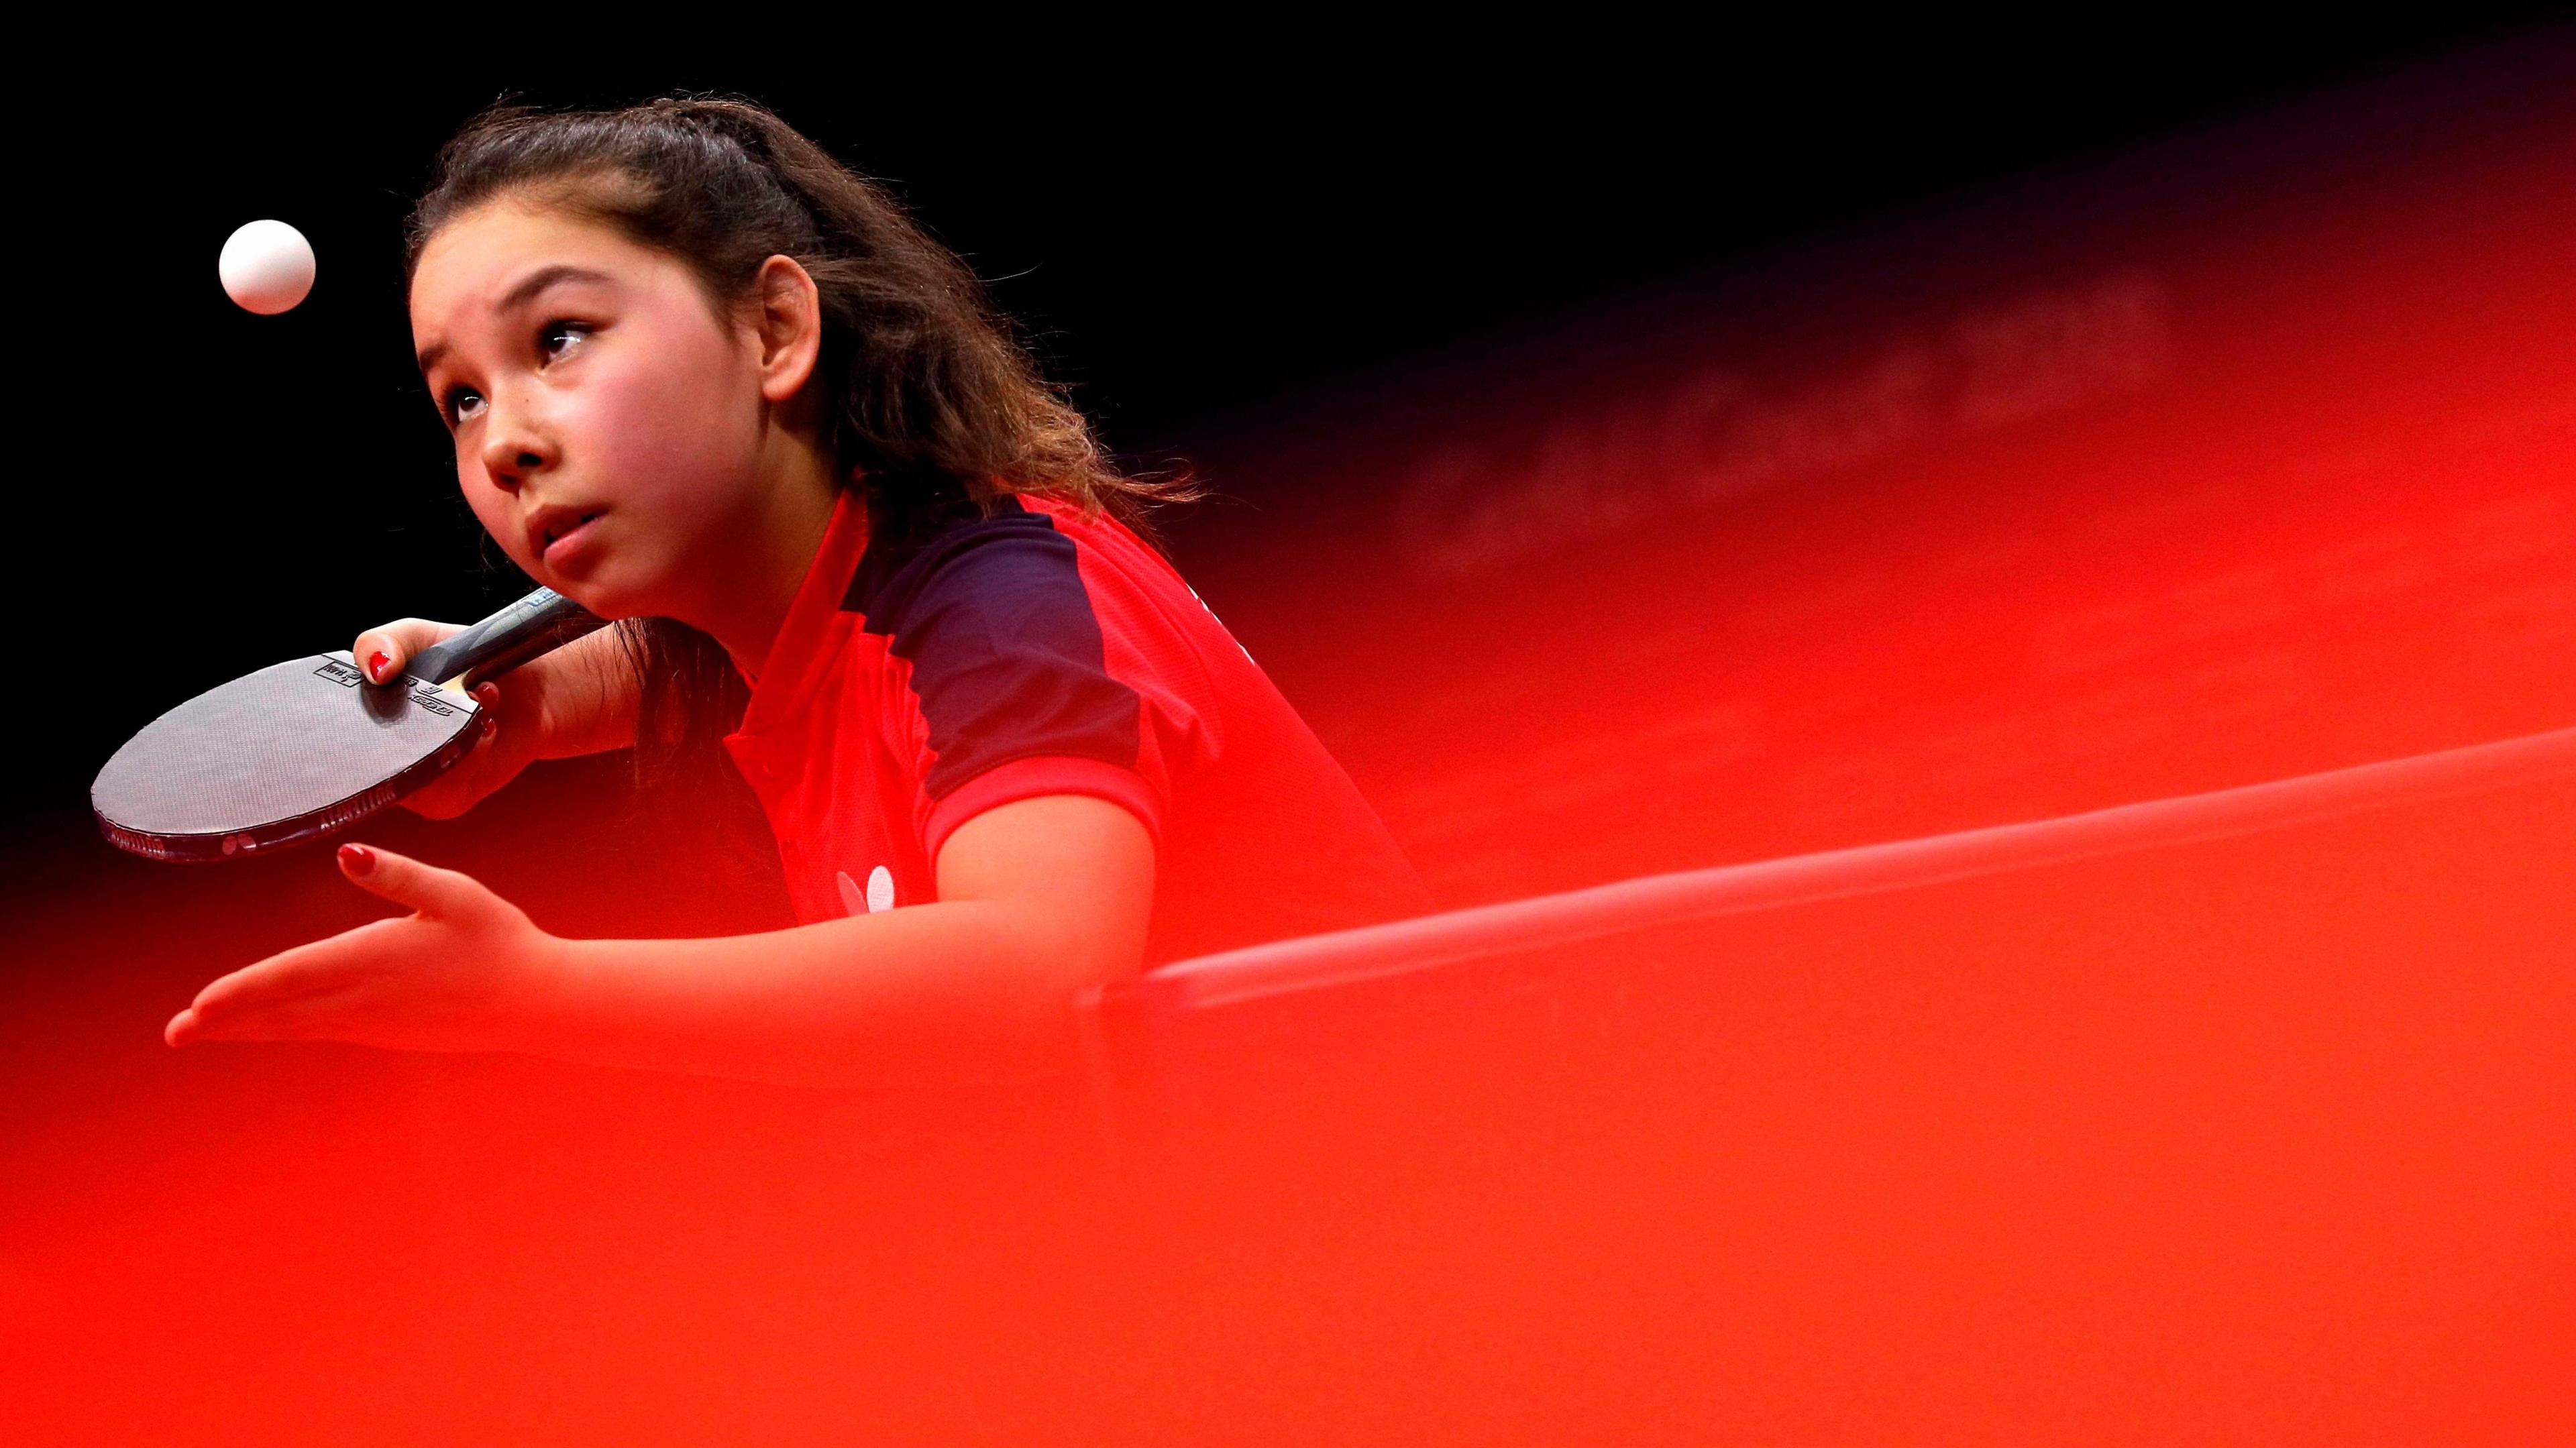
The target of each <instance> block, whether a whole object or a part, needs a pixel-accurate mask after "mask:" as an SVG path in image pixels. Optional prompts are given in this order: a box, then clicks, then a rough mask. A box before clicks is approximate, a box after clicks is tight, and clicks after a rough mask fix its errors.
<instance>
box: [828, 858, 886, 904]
mask: <svg viewBox="0 0 2576 1448" xmlns="http://www.w3.org/2000/svg"><path fill="white" fill-rule="evenodd" d="M834 878H835V879H837V880H838V881H839V882H840V886H841V908H842V909H843V910H846V911H848V912H849V913H850V914H852V915H858V914H868V915H878V914H882V913H884V912H885V911H888V910H892V909H893V908H894V872H893V871H892V870H889V869H887V868H886V867H885V866H883V865H879V866H877V867H876V868H875V869H873V870H870V871H868V889H867V893H866V894H865V895H862V894H860V893H859V882H858V881H856V880H853V879H851V878H850V872H849V871H847V870H843V871H841V872H839V874H838V875H836V876H835V877H834Z"/></svg>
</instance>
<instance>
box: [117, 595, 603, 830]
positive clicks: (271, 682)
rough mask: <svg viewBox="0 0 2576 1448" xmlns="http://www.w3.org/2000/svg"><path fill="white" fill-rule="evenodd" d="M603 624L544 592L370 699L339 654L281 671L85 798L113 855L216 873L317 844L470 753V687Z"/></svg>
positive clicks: (474, 713)
mask: <svg viewBox="0 0 2576 1448" xmlns="http://www.w3.org/2000/svg"><path fill="white" fill-rule="evenodd" d="M602 622H603V620H601V619H599V618H598V617H597V616H595V615H593V614H591V613H589V612H587V611H586V610H584V609H582V608H581V607H580V606H579V605H577V604H575V603H573V602H572V601H571V600H569V599H566V598H564V597H562V596H560V595H558V594H556V593H555V592H554V591H553V590H551V589H544V588H540V589H538V590H537V591H536V592H535V593H532V594H529V595H528V596H527V597H525V598H522V599H520V600H518V601H517V602H516V603H513V604H511V605H510V606H509V607H507V608H504V609H502V610H501V611H500V612H499V613H496V614H494V615H492V616H491V617H490V618H487V619H485V620H483V621H482V622H481V623H478V624H476V625H474V626H473V627H472V628H469V629H467V630H465V631H464V632H462V633H459V634H457V635H456V636H455V637H454V638H451V639H448V640H446V641H444V642H442V643H440V644H438V645H436V646H435V647H432V648H427V649H423V650H422V651H421V652H420V653H419V655H418V656H417V657H415V658H413V659H412V660H410V661H409V663H408V664H407V666H406V670H407V671H406V673H405V676H404V677H403V678H401V679H399V680H396V681H394V682H392V683H386V684H370V683H368V682H367V680H366V676H365V675H364V674H362V673H360V672H359V670H358V667H357V664H356V663H355V662H354V661H353V660H351V658H350V657H349V655H348V653H347V652H346V651H345V650H342V651H338V652H334V653H328V654H316V655H313V656H312V657H310V658H302V659H292V660H289V661H288V662H286V663H282V664H275V665H272V666H270V667H268V668H265V669H262V670H260V671H259V672H258V673H255V674H250V675H247V676H245V677H243V678H239V679H235V680H234V681H232V682H231V683H229V684H225V685H223V686H221V687H219V688H215V689H210V690H208V691H206V692H205V693H203V694H199V695H198V696H197V697H195V698H193V699H190V700H189V701H188V702H186V703H184V704H182V705H180V706H179V707H178V708H176V709H173V710H171V711H170V712H168V713H166V714H164V715H162V716H161V717H160V718H158V719H155V720H153V721H152V722H151V723H149V724H147V725H145V726H143V728H142V730H141V731H140V732H138V733H136V734H135V736H134V737H133V738H132V739H130V740H127V741H126V744H125V747H124V748H122V749H119V750H118V751H116V753H115V755H114V756H112V757H111V758H110V759H109V760H108V761H107V765H106V767H105V768H103V769H101V770H100V771H99V772H98V778H97V780H96V781H94V782H93V783H92V784H91V785H90V791H89V799H90V812H91V813H92V814H94V815H95V816H96V817H97V819H98V826H99V830H100V832H101V833H103V834H105V835H106V836H107V838H108V840H109V842H110V843H112V844H114V845H116V846H117V847H118V848H119V849H123V850H126V851H129V852H131V853H133V854H137V855H143V856H146V857H148V858H151V859H155V860H181V861H194V860H225V859H235V858H239V857H241V856H243V855H246V854H252V853H258V852H265V851H269V850H275V849H279V848H282V847H284V846H287V845H294V844H301V843H303V842H304V841H307V840H316V839H320V838H322V837H324V836H326V835H329V834H332V833H334V832H336V831H338V830H341V829H343V828H345V827H347V826H348V825H350V824H352V823H354V822H356V821H358V820H361V819H364V818H366V817H367V816H368V815H371V814H373V813H375V812H376V811H377V810H380V809H382V808H384V807H385V806H386V805H389V804H391V803H393V802H394V801H395V800H398V799H400V798H402V797H403V796H404V795H406V794H409V793H411V792H412V791H413V790H415V789H418V788H420V787H421V786H422V785H424V784H427V783H429V782H430V781H431V780H433V779H435V778H437V777H438V776H439V775H440V774H441V773H442V772H444V771H445V770H446V769H447V768H448V767H449V766H450V765H452V764H454V763H455V762H456V761H457V760H459V759H461V758H463V757H464V756H465V752H466V750H468V749H470V748H472V747H473V744H474V731H475V726H476V725H477V723H478V722H479V721H480V718H481V714H482V709H481V706H480V705H478V704H477V703H476V702H475V700H474V697H473V695H472V694H471V693H470V692H465V691H460V690H458V689H447V688H441V687H440V685H441V684H442V683H443V682H445V681H447V680H449V679H458V680H460V681H461V682H462V683H463V684H464V685H465V688H466V689H468V690H470V688H471V686H472V685H474V684H478V683H481V682H482V681H483V680H485V679H488V678H491V677H493V676H494V675H496V674H500V673H504V672H506V671H508V670H510V669H512V668H516V667H517V666H518V665H520V664H522V663H524V662H526V661H527V660H529V659H532V658H535V657H536V656H537V655H539V654H542V653H545V652H547V651H548V650H551V649H554V648H557V647H559V646H561V645H563V644H566V643H570V642H571V641H572V640H574V639H576V638H579V637H581V636H582V635H583V634H586V633H589V632H590V631H591V630H593V629H596V628H598V627H600V626H601V624H602Z"/></svg>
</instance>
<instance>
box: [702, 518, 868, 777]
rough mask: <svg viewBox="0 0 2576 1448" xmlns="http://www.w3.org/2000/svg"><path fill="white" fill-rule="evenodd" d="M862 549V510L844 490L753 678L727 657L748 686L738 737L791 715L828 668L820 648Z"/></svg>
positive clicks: (736, 657) (738, 662) (865, 541)
mask: <svg viewBox="0 0 2576 1448" xmlns="http://www.w3.org/2000/svg"><path fill="white" fill-rule="evenodd" d="M867 548H868V509H867V504H866V502H865V501H864V500H863V499H861V498H860V497H859V496H858V490H857V488H855V487H849V486H845V487H843V488H841V489H840V491H839V494H838V496H836V497H835V498H834V499H833V502H832V520H831V522H830V523H828V524H826V525H825V526H824V529H823V545H822V546H821V547H820V548H817V549H816V550H815V551H814V561H813V562H812V563H810V564H808V565H806V568H805V579H804V581H803V582H802V583H799V584H798V585H797V586H796V597H795V600H794V601H793V602H791V603H789V604H788V605H787V617H786V619H785V620H784V621H783V622H781V623H780V624H779V626H778V636H777V637H776V638H774V639H772V640H770V643H769V654H768V656H767V657H766V658H764V659H762V660H761V662H760V668H759V669H758V670H757V671H756V672H755V671H753V670H749V669H745V668H744V667H743V666H742V656H741V655H739V654H731V655H730V657H731V658H732V659H733V665H734V671H735V672H736V673H739V674H741V675H742V678H743V682H744V683H747V684H749V685H750V686H751V706H750V708H748V709H747V710H745V711H744V713H743V717H742V730H741V732H743V733H746V734H749V733H758V732H762V731H763V730H764V729H765V728H766V727H767V726H768V725H769V724H770V723H771V722H772V721H775V720H777V719H779V718H780V717H782V716H784V715H787V714H791V713H793V712H794V711H795V709H796V706H797V705H798V704H799V703H801V702H802V701H803V699H804V697H805V696H806V695H807V694H808V693H810V692H812V690H813V687H814V685H815V683H816V681H817V680H818V679H819V678H820V676H821V674H822V673H823V671H824V670H825V669H826V668H827V667H828V666H829V664H830V662H831V658H830V655H829V653H828V652H827V651H825V650H824V649H823V647H822V645H823V644H824V642H825V634H826V631H827V630H828V629H829V627H830V625H831V622H832V618H833V615H835V614H836V613H838V612H839V611H840V608H841V600H842V599H843V597H845V596H846V595H847V594H848V592H849V589H850V579H851V578H852V577H853V576H854V575H855V574H857V572H858V571H859V558H860V556H861V555H862V554H864V553H866V552H867Z"/></svg>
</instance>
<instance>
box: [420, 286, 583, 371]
mask: <svg viewBox="0 0 2576 1448" xmlns="http://www.w3.org/2000/svg"><path fill="white" fill-rule="evenodd" d="M614 280H616V278H614V277H611V276H610V275H608V273H606V272H596V271H592V270H590V269H589V268H588V267H578V266H573V265H571V264H570V263H568V262H557V263H555V264H554V265H552V266H541V267H539V268H537V269H536V270H535V271H532V272H530V273H528V274H527V275H526V276H524V277H521V278H520V279H519V284H518V285H517V286H514V287H512V288H510V290H509V292H508V293H507V294H506V295H504V296H503V297H502V298H501V304H500V305H499V306H497V307H494V308H493V309H492V310H494V311H496V312H506V311H509V310H511V309H512V308H515V307H522V306H525V305H527V303H528V302H529V301H530V299H532V298H534V297H535V296H536V295H537V293H539V292H542V291H544V290H545V289H546V288H548V287H550V286H554V285H556V284H557V283H559V282H606V281H614ZM446 355H447V344H446V343H445V342H432V343H430V344H429V345H428V346H427V347H424V348H422V349H421V353H420V356H419V357H417V358H415V359H413V360H415V361H417V362H418V363H419V364H420V375H421V376H423V377H426V376H428V375H429V369H430V368H432V367H435V366H437V365H438V361H439V359H440V358H442V357H444V356H446Z"/></svg>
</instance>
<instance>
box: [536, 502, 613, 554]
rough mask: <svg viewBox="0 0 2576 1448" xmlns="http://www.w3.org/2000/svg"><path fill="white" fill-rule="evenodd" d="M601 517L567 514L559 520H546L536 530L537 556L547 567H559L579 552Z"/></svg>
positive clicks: (588, 514) (595, 514) (598, 515)
mask: <svg viewBox="0 0 2576 1448" xmlns="http://www.w3.org/2000/svg"><path fill="white" fill-rule="evenodd" d="M601 516H602V513H598V512H592V513H569V512H568V513H565V514H564V515H562V516H561V517H559V518H551V519H548V520H546V522H545V524H544V526H543V527H541V528H539V529H538V530H537V534H538V537H537V551H538V556H539V557H541V558H543V559H544V560H545V562H546V565H547V566H548V567H559V566H561V565H562V564H563V563H564V562H565V560H567V559H569V558H571V557H572V556H573V555H574V554H575V553H578V552H580V551H581V549H582V546H583V545H584V544H585V543H586V542H588V541H589V539H590V537H591V536H592V534H593V532H594V531H595V530H594V528H593V525H594V524H596V523H597V522H598V521H599V520H600V518H601Z"/></svg>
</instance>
